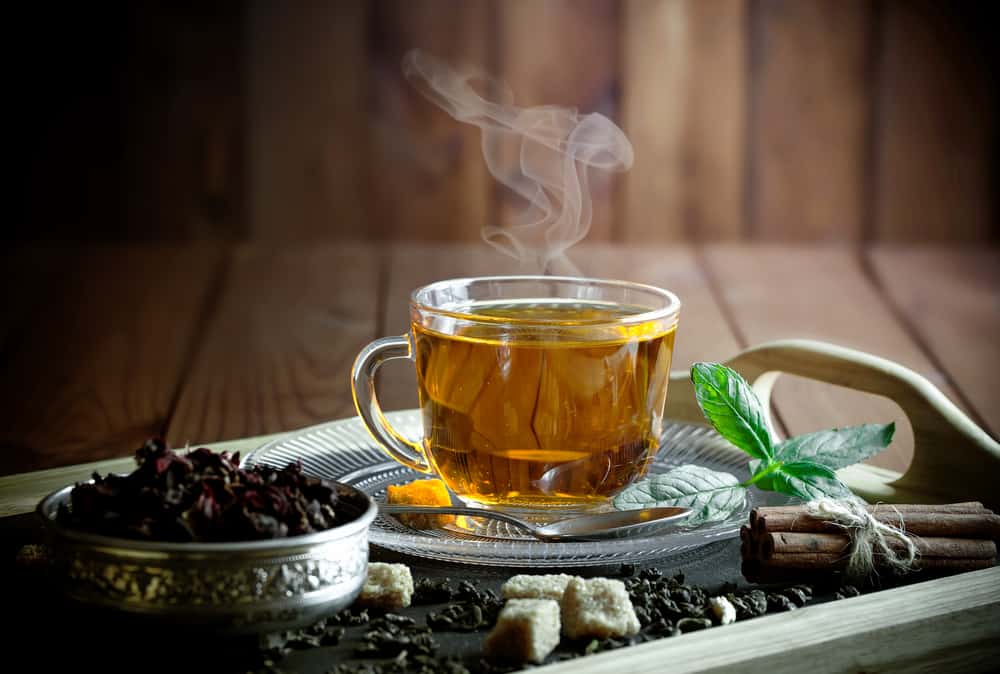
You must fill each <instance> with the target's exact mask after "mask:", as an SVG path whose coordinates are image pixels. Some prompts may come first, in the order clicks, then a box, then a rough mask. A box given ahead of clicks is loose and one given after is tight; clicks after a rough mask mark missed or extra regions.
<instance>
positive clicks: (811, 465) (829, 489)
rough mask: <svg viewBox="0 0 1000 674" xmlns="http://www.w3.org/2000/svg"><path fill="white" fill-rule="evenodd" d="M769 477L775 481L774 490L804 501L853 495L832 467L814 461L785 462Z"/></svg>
mask: <svg viewBox="0 0 1000 674" xmlns="http://www.w3.org/2000/svg"><path fill="white" fill-rule="evenodd" d="M768 478H769V479H770V480H771V481H772V483H773V484H772V487H773V490H774V491H779V492H782V493H784V494H791V495H792V496H798V497H799V498H800V499H802V500H803V501H812V500H813V499H818V498H823V497H824V496H826V497H829V498H836V499H844V498H852V497H853V494H852V493H851V490H850V489H848V488H847V486H846V485H845V484H844V483H843V482H841V481H840V480H838V479H837V474H836V473H834V472H833V469H832V468H830V467H828V466H824V465H822V464H819V463H815V462H813V461H795V462H792V463H784V464H782V465H781V466H780V467H779V468H778V469H777V470H775V471H774V473H772V474H771V475H769V476H768ZM759 484H760V483H758V486H759Z"/></svg>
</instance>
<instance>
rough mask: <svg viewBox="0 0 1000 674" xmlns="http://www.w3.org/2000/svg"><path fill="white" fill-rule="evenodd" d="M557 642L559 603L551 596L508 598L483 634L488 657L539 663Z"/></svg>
mask: <svg viewBox="0 0 1000 674" xmlns="http://www.w3.org/2000/svg"><path fill="white" fill-rule="evenodd" d="M558 645H559V604H558V603H557V602H556V601H555V600H554V599H511V600H509V601H508V602H507V603H506V604H505V605H504V607H503V610H502V611H500V616H499V617H498V618H497V624H496V626H495V627H494V628H493V630H492V631H491V632H490V633H489V634H488V635H486V641H484V642H483V653H484V654H485V655H486V657H487V658H490V659H491V660H507V661H512V662H518V663H521V662H533V663H535V664H539V663H541V662H542V661H544V660H545V658H546V657H548V655H549V653H551V652H552V650H553V649H554V648H555V647H556V646H558Z"/></svg>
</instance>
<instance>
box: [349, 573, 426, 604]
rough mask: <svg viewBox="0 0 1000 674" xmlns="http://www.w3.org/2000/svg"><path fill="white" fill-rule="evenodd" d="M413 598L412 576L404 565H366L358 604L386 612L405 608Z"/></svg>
mask: <svg viewBox="0 0 1000 674" xmlns="http://www.w3.org/2000/svg"><path fill="white" fill-rule="evenodd" d="M412 596H413V576H412V575H410V567H408V566H406V565H405V564H383V563H382V562H371V563H370V564H368V577H367V578H366V579H365V584H364V586H362V588H361V594H360V596H358V603H359V604H360V605H362V606H369V607H371V608H382V609H387V610H393V609H399V608H405V607H406V606H409V605H410V598H411V597H412Z"/></svg>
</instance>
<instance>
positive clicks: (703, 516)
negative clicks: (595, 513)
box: [614, 464, 746, 526]
mask: <svg viewBox="0 0 1000 674" xmlns="http://www.w3.org/2000/svg"><path fill="white" fill-rule="evenodd" d="M745 504H746V488H745V487H743V486H742V485H740V482H739V480H737V479H736V476H734V475H730V474H729V473H722V472H719V471H715V470H709V469H708V468H704V467H702V466H696V465H693V464H687V465H684V466H678V467H677V468H674V469H673V470H670V471H668V472H666V473H661V474H660V475H653V476H652V477H649V478H647V479H645V480H642V481H641V482H637V483H636V484H634V485H632V486H630V487H628V488H627V489H625V490H624V491H622V492H621V493H620V494H618V496H616V497H615V499H614V506H615V508H617V509H618V510H637V509H639V508H653V507H669V506H679V507H683V508H691V511H692V512H691V514H690V515H689V516H688V517H687V518H686V519H685V520H684V524H685V526H690V525H698V524H704V523H705V522H716V521H720V520H725V519H727V518H728V517H729V516H730V515H732V514H733V513H734V512H736V511H738V510H740V509H741V508H743V506H744V505H745Z"/></svg>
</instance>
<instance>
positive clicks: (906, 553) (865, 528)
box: [806, 498, 917, 578]
mask: <svg viewBox="0 0 1000 674" xmlns="http://www.w3.org/2000/svg"><path fill="white" fill-rule="evenodd" d="M894 510H895V508H894ZM806 512H807V513H808V514H809V515H810V516H811V517H815V518H817V519H821V520H825V521H828V522H832V523H833V524H836V525H837V526H839V527H841V528H842V529H844V531H845V532H846V533H847V535H848V537H849V538H850V539H851V552H850V557H849V558H848V560H847V571H846V573H847V575H848V576H849V577H851V578H864V577H867V576H869V575H870V574H872V573H875V559H876V557H878V558H880V561H883V563H884V566H886V567H888V568H889V569H890V570H891V571H893V572H895V573H897V574H902V573H906V572H908V571H910V570H912V569H913V565H914V563H915V562H916V559H917V546H916V544H915V543H914V542H913V539H912V538H910V537H909V536H907V534H906V529H905V523H904V522H903V515H902V513H900V512H899V510H896V514H897V515H898V516H899V526H893V525H892V524H888V523H886V522H880V521H879V520H878V519H876V517H875V515H874V514H872V513H871V512H869V511H868V509H867V508H865V506H864V504H863V503H861V502H860V501H856V500H851V501H838V500H835V499H831V498H822V499H818V500H815V501H810V502H809V503H807V504H806ZM890 538H892V539H896V540H899V541H900V542H902V544H903V547H904V549H903V550H902V551H901V552H899V553H897V552H896V551H895V550H893V549H892V548H891V547H890V546H889V540H888V539H890Z"/></svg>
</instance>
